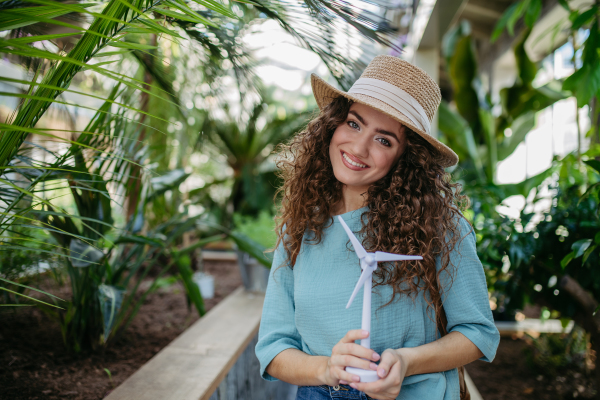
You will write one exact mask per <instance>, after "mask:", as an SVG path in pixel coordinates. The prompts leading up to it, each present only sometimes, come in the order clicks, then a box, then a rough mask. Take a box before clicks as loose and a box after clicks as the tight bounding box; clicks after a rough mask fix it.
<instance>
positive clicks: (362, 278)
mask: <svg viewBox="0 0 600 400" xmlns="http://www.w3.org/2000/svg"><path fill="white" fill-rule="evenodd" d="M372 274H373V270H372V269H371V268H369V267H366V268H365V269H363V272H362V274H360V278H359V279H358V282H357V283H356V286H355V287H354V292H352V296H350V300H349V301H348V304H346V308H349V307H350V306H351V305H352V301H353V300H354V298H355V297H356V294H357V293H358V291H359V290H360V288H361V287H363V286H364V285H365V281H366V280H367V279H371V275H372Z"/></svg>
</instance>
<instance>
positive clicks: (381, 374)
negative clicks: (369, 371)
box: [377, 368, 385, 378]
mask: <svg viewBox="0 0 600 400" xmlns="http://www.w3.org/2000/svg"><path fill="white" fill-rule="evenodd" d="M377 374H378V375H379V376H380V377H381V378H383V377H384V376H385V369H383V368H381V369H379V371H377Z"/></svg>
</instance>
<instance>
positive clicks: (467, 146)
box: [438, 100, 486, 182]
mask: <svg viewBox="0 0 600 400" xmlns="http://www.w3.org/2000/svg"><path fill="white" fill-rule="evenodd" d="M438 123H439V129H440V131H441V132H443V133H444V135H445V136H446V137H447V139H448V142H449V143H448V144H449V145H450V147H452V148H454V149H456V150H457V151H458V152H459V153H461V154H459V157H460V158H461V160H465V159H466V158H467V157H468V158H470V159H471V160H472V161H473V163H474V164H475V168H476V170H477V174H478V177H479V180H480V182H485V181H486V179H485V173H484V171H483V163H482V161H481V158H480V157H479V153H478V151H477V145H476V144H475V138H474V137H473V131H472V130H471V127H470V126H469V124H468V123H467V121H465V119H464V118H463V117H462V116H461V115H460V114H458V113H456V112H454V111H453V110H452V109H450V106H449V105H448V103H446V101H445V100H444V101H442V103H441V104H440V107H439V110H438Z"/></svg>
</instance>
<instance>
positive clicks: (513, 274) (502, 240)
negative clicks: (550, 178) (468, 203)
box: [474, 153, 600, 318]
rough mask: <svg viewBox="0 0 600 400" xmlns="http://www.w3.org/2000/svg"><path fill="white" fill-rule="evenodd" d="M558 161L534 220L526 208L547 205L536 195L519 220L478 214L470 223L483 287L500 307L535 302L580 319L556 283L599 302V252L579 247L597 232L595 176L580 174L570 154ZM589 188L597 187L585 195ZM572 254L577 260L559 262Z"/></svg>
mask: <svg viewBox="0 0 600 400" xmlns="http://www.w3.org/2000/svg"><path fill="white" fill-rule="evenodd" d="M593 154H595V153H592V155H593ZM557 163H558V173H557V174H556V176H555V179H556V181H555V183H554V184H552V186H551V190H553V191H555V193H556V195H555V196H554V198H553V199H552V204H551V207H550V209H549V210H548V211H547V212H544V213H542V214H541V215H539V216H537V215H536V214H535V213H533V212H532V211H531V210H529V208H533V206H534V205H535V203H537V202H540V201H542V202H543V201H548V199H547V198H544V197H536V198H535V200H534V201H533V202H532V204H531V205H530V207H528V210H527V211H522V212H521V215H520V218H519V221H518V222H517V221H514V220H511V219H509V218H507V217H503V216H501V215H498V214H496V216H495V217H494V216H491V215H483V214H479V215H478V216H477V217H476V218H475V221H474V222H475V227H476V228H477V235H478V239H479V242H478V252H479V256H480V258H481V260H482V262H483V263H484V265H485V267H486V271H487V274H488V284H489V285H490V289H491V290H493V291H496V292H497V293H498V295H499V296H501V298H500V299H499V305H500V306H502V307H505V308H506V309H507V311H509V312H510V310H516V309H522V307H523V306H524V305H525V304H527V303H536V304H541V305H543V306H546V307H548V308H550V309H553V310H557V311H559V312H560V314H561V316H562V317H564V318H575V317H577V316H581V315H578V314H581V311H582V306H581V304H579V303H578V302H577V301H576V299H574V298H573V297H572V296H571V295H570V294H569V293H568V292H566V291H565V290H562V289H561V279H562V278H563V277H564V276H567V275H568V276H570V277H571V278H573V279H575V280H576V281H577V282H579V284H580V285H581V286H582V287H583V289H584V290H585V291H587V292H589V293H590V294H591V295H592V296H594V297H595V298H600V271H599V270H598V268H597V266H598V264H599V263H600V254H599V252H598V251H597V250H596V247H593V246H589V245H588V247H585V248H584V247H582V245H581V243H582V240H583V241H586V242H587V241H588V240H589V241H590V242H587V243H590V244H592V243H594V240H595V238H596V236H597V235H598V232H600V214H599V212H600V208H599V207H600V205H599V200H600V199H599V198H598V191H597V186H598V185H597V183H598V182H599V181H600V173H599V171H597V170H594V169H593V168H587V169H585V168H584V169H582V170H579V168H578V167H577V165H578V161H577V157H576V156H575V155H569V156H567V157H566V158H565V159H564V160H562V161H560V162H558V161H557ZM594 184H596V186H595V188H596V189H592V191H591V192H588V195H586V196H584V192H586V188H588V187H589V186H590V185H594ZM536 219H537V220H536ZM572 251H574V252H575V255H577V256H578V258H572V260H571V261H570V262H566V261H564V260H565V257H566V256H567V255H569V254H571V252H572Z"/></svg>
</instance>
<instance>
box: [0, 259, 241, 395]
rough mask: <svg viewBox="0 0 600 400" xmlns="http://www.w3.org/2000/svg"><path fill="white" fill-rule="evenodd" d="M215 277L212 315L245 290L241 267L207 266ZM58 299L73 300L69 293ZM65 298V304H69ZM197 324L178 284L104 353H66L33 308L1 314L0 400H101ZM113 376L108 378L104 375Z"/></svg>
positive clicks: (55, 331) (151, 302) (52, 327)
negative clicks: (224, 301) (218, 306)
mask: <svg viewBox="0 0 600 400" xmlns="http://www.w3.org/2000/svg"><path fill="white" fill-rule="evenodd" d="M204 264H205V271H206V272H208V273H210V274H211V275H213V276H214V277H215V297H214V298H213V299H209V300H206V301H205V304H206V309H207V311H208V310H210V309H211V308H212V307H214V306H215V305H216V304H217V303H218V302H219V301H221V300H222V299H223V298H225V297H226V296H227V295H228V294H230V293H231V292H232V291H234V290H235V289H236V288H237V287H239V286H241V284H242V281H241V276H240V274H239V270H238V268H237V263H235V262H226V261H205V263H204ZM51 291H52V293H55V294H57V295H59V296H61V297H62V296H66V297H68V288H66V287H65V288H61V289H60V290H59V293H56V290H51ZM66 297H63V298H66ZM197 319H198V313H197V312H196V310H195V309H192V310H190V309H189V308H188V306H187V302H186V298H185V291H184V289H183V286H182V285H180V284H179V283H176V284H173V285H172V286H169V287H166V288H161V289H159V290H158V291H157V292H155V293H153V294H151V295H150V296H148V298H147V299H146V301H145V303H144V305H143V306H142V307H141V308H140V311H139V313H138V315H137V316H136V317H135V319H134V321H133V323H132V324H131V326H130V327H129V328H128V329H127V331H126V332H124V334H123V335H122V336H121V338H120V339H119V340H118V341H117V342H116V343H113V344H112V345H111V346H110V347H108V348H107V349H106V351H105V352H104V353H90V354H79V355H75V354H72V353H69V352H67V351H66V349H65V347H64V345H63V343H62V338H61V334H60V328H59V326H58V324H57V323H56V322H54V321H52V320H50V319H49V318H47V317H46V316H45V315H44V314H43V313H42V312H40V310H38V309H36V308H34V307H27V308H20V309H18V310H16V311H14V312H13V311H8V312H6V311H4V312H2V314H0V320H1V323H0V399H1V400H9V399H10V400H21V399H23V400H24V399H27V400H34V399H82V400H83V399H85V400H91V399H102V398H104V397H105V396H106V395H107V394H108V393H110V391H111V390H112V389H113V387H116V386H118V385H119V384H121V383H122V382H123V381H124V380H125V379H127V378H128V377H129V376H130V375H132V374H133V373H134V372H135V371H136V370H137V369H139V368H140V367H141V366H142V365H143V364H144V363H146V362H147V361H148V360H149V359H150V358H152V357H153V356H154V355H155V354H156V353H158V351H159V350H161V349H162V348H163V347H165V346H166V345H167V344H169V343H170V342H171V341H172V340H173V339H175V338H176V337H177V336H178V335H179V334H181V333H182V332H183V331H184V330H185V329H186V328H187V327H189V326H190V325H191V324H192V323H194V322H195V321H196V320H197ZM105 369H107V370H108V371H110V376H109V374H108V373H107V372H106V371H105Z"/></svg>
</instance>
